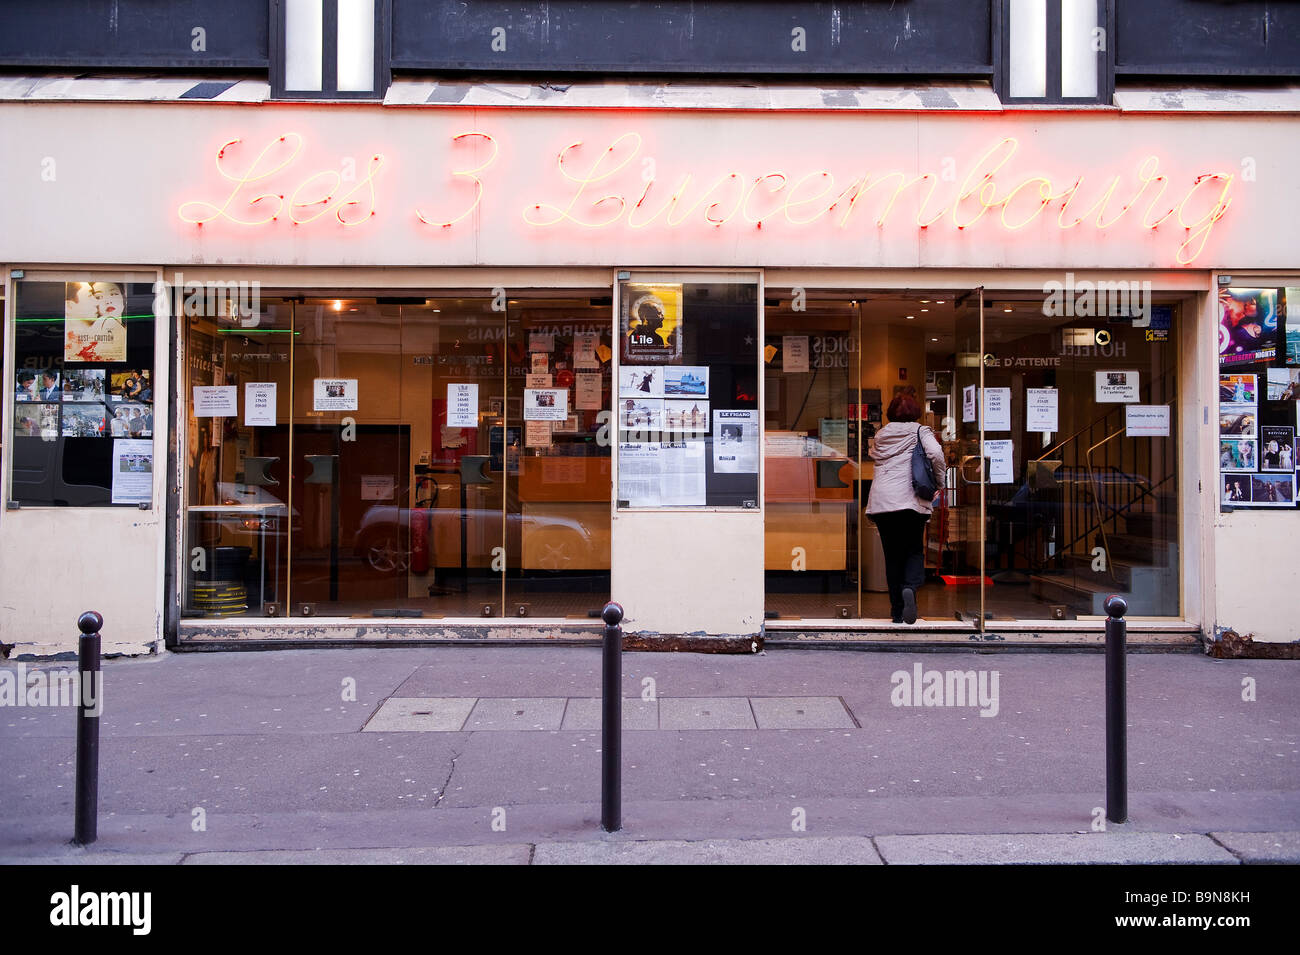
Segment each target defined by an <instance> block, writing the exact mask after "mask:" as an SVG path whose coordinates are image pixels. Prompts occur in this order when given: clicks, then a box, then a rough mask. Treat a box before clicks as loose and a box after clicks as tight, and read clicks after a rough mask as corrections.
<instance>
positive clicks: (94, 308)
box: [63, 282, 126, 362]
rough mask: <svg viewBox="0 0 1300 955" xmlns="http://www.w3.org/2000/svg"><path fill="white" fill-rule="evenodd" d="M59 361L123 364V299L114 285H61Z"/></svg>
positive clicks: (119, 290)
mask: <svg viewBox="0 0 1300 955" xmlns="http://www.w3.org/2000/svg"><path fill="white" fill-rule="evenodd" d="M63 290H64V293H63V294H64V302H63V360H64V361H65V362H69V361H98V362H107V361H126V322H125V320H124V317H123V316H124V315H125V312H126V296H124V295H123V294H122V287H121V286H120V285H118V284H117V283H116V282H66V283H64V286H63Z"/></svg>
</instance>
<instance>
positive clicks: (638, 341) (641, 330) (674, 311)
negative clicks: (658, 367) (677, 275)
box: [621, 284, 682, 364]
mask: <svg viewBox="0 0 1300 955" xmlns="http://www.w3.org/2000/svg"><path fill="white" fill-rule="evenodd" d="M621 322H622V335H623V361H625V362H630V363H637V362H655V363H659V364H663V363H665V362H670V361H676V360H677V359H679V358H681V357H682V287H681V286H680V285H668V284H653V285H638V284H627V285H624V286H623V314H622V317H621Z"/></svg>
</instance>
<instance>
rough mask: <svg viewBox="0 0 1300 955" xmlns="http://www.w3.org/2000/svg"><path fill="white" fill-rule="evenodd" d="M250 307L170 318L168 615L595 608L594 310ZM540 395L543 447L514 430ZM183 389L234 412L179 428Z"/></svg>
mask: <svg viewBox="0 0 1300 955" xmlns="http://www.w3.org/2000/svg"><path fill="white" fill-rule="evenodd" d="M262 301H263V303H264V307H263V310H262V314H261V316H260V318H259V320H257V321H253V322H248V321H239V320H238V319H235V320H230V321H228V320H226V319H225V318H209V317H202V316H200V317H195V318H191V319H190V326H189V336H188V342H187V347H188V364H189V367H190V378H191V386H192V387H191V391H190V393H189V394H187V395H186V396H185V397H186V400H187V402H188V407H189V409H190V414H189V437H188V443H189V446H190V456H189V462H188V463H189V466H190V471H189V474H188V492H187V496H188V501H189V506H188V508H187V535H188V537H187V542H186V543H187V553H188V554H189V555H190V558H191V568H190V571H189V576H190V580H189V583H188V589H187V599H186V611H187V615H189V616H191V617H204V616H236V615H240V616H242V615H266V616H290V617H310V616H332V617H338V616H358V617H375V616H377V617H442V616H474V617H500V616H503V615H509V616H519V615H525V616H550V617H554V616H581V617H583V618H584V619H585V618H587V617H588V616H590V615H591V613H592V612H594V611H595V610H597V609H598V608H599V607H600V606H602V605H603V604H604V602H605V601H606V600H607V599H608V593H609V494H610V489H609V484H610V479H609V440H608V426H607V424H608V416H609V412H608V410H607V409H608V399H609V394H610V358H611V354H610V344H611V341H610V333H609V327H610V303H609V297H608V293H607V292H605V293H604V295H603V298H602V294H601V292H600V291H599V290H597V291H595V292H593V293H590V294H588V293H586V292H573V291H566V292H563V293H543V292H537V293H532V294H529V295H522V296H521V297H519V298H517V299H515V298H511V299H510V300H509V301H508V302H506V303H501V302H500V301H499V300H498V298H497V297H496V296H493V295H491V294H486V293H485V294H473V293H445V294H440V295H439V296H438V297H436V298H426V297H423V296H420V297H414V296H402V297H394V296H388V297H357V296H340V297H337V298H333V297H321V296H313V297H309V296H285V297H284V298H280V299H275V298H268V297H266V296H263V299H262ZM502 304H504V305H505V308H501V307H500V306H501V305H502ZM544 346H545V347H544ZM543 363H545V366H546V367H545V370H544V371H543V369H542V364H543ZM541 385H545V386H546V387H547V388H548V389H549V390H552V391H561V392H563V399H562V400H563V404H564V406H565V407H566V409H567V412H566V415H565V418H564V420H562V421H559V420H557V421H555V422H547V424H548V425H549V427H548V429H547V432H546V435H545V439H546V440H545V441H543V440H542V436H541V434H540V429H536V428H535V429H534V433H533V434H532V435H531V436H530V435H529V434H528V432H527V425H528V424H530V423H531V422H527V421H526V420H525V418H524V414H523V407H524V400H525V391H526V389H528V388H529V387H531V386H541ZM200 387H202V388H205V389H206V388H209V387H226V388H233V389H234V390H233V392H231V395H232V396H233V397H234V399H235V400H236V401H237V407H235V408H233V411H234V412H235V413H231V414H222V415H220V416H216V415H209V414H206V413H196V411H200V412H201V411H202V407H203V406H202V401H203V400H206V397H207V396H206V392H199V391H194V390H193V389H194V388H200ZM255 402H256V404H255ZM218 407H219V410H222V411H230V410H232V409H230V408H220V406H218ZM250 414H251V415H252V417H251V418H250Z"/></svg>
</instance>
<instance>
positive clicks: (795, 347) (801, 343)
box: [781, 335, 808, 372]
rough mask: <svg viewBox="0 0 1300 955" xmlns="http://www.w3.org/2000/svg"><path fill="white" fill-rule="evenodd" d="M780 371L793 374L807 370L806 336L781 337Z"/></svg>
mask: <svg viewBox="0 0 1300 955" xmlns="http://www.w3.org/2000/svg"><path fill="white" fill-rule="evenodd" d="M781 370H782V371H795V372H798V371H807V370H808V336H807V335H782V336H781Z"/></svg>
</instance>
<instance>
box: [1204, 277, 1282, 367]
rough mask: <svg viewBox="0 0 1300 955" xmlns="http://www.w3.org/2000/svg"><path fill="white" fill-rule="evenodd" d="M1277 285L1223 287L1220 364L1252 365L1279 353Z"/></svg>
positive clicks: (1220, 322)
mask: <svg viewBox="0 0 1300 955" xmlns="http://www.w3.org/2000/svg"><path fill="white" fill-rule="evenodd" d="M1277 318H1278V315H1277V289H1272V288H1224V289H1220V290H1219V365H1220V366H1221V367H1223V366H1230V365H1248V364H1251V363H1253V362H1257V361H1271V360H1272V359H1273V358H1275V357H1276V356H1277V343H1278V321H1277Z"/></svg>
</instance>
